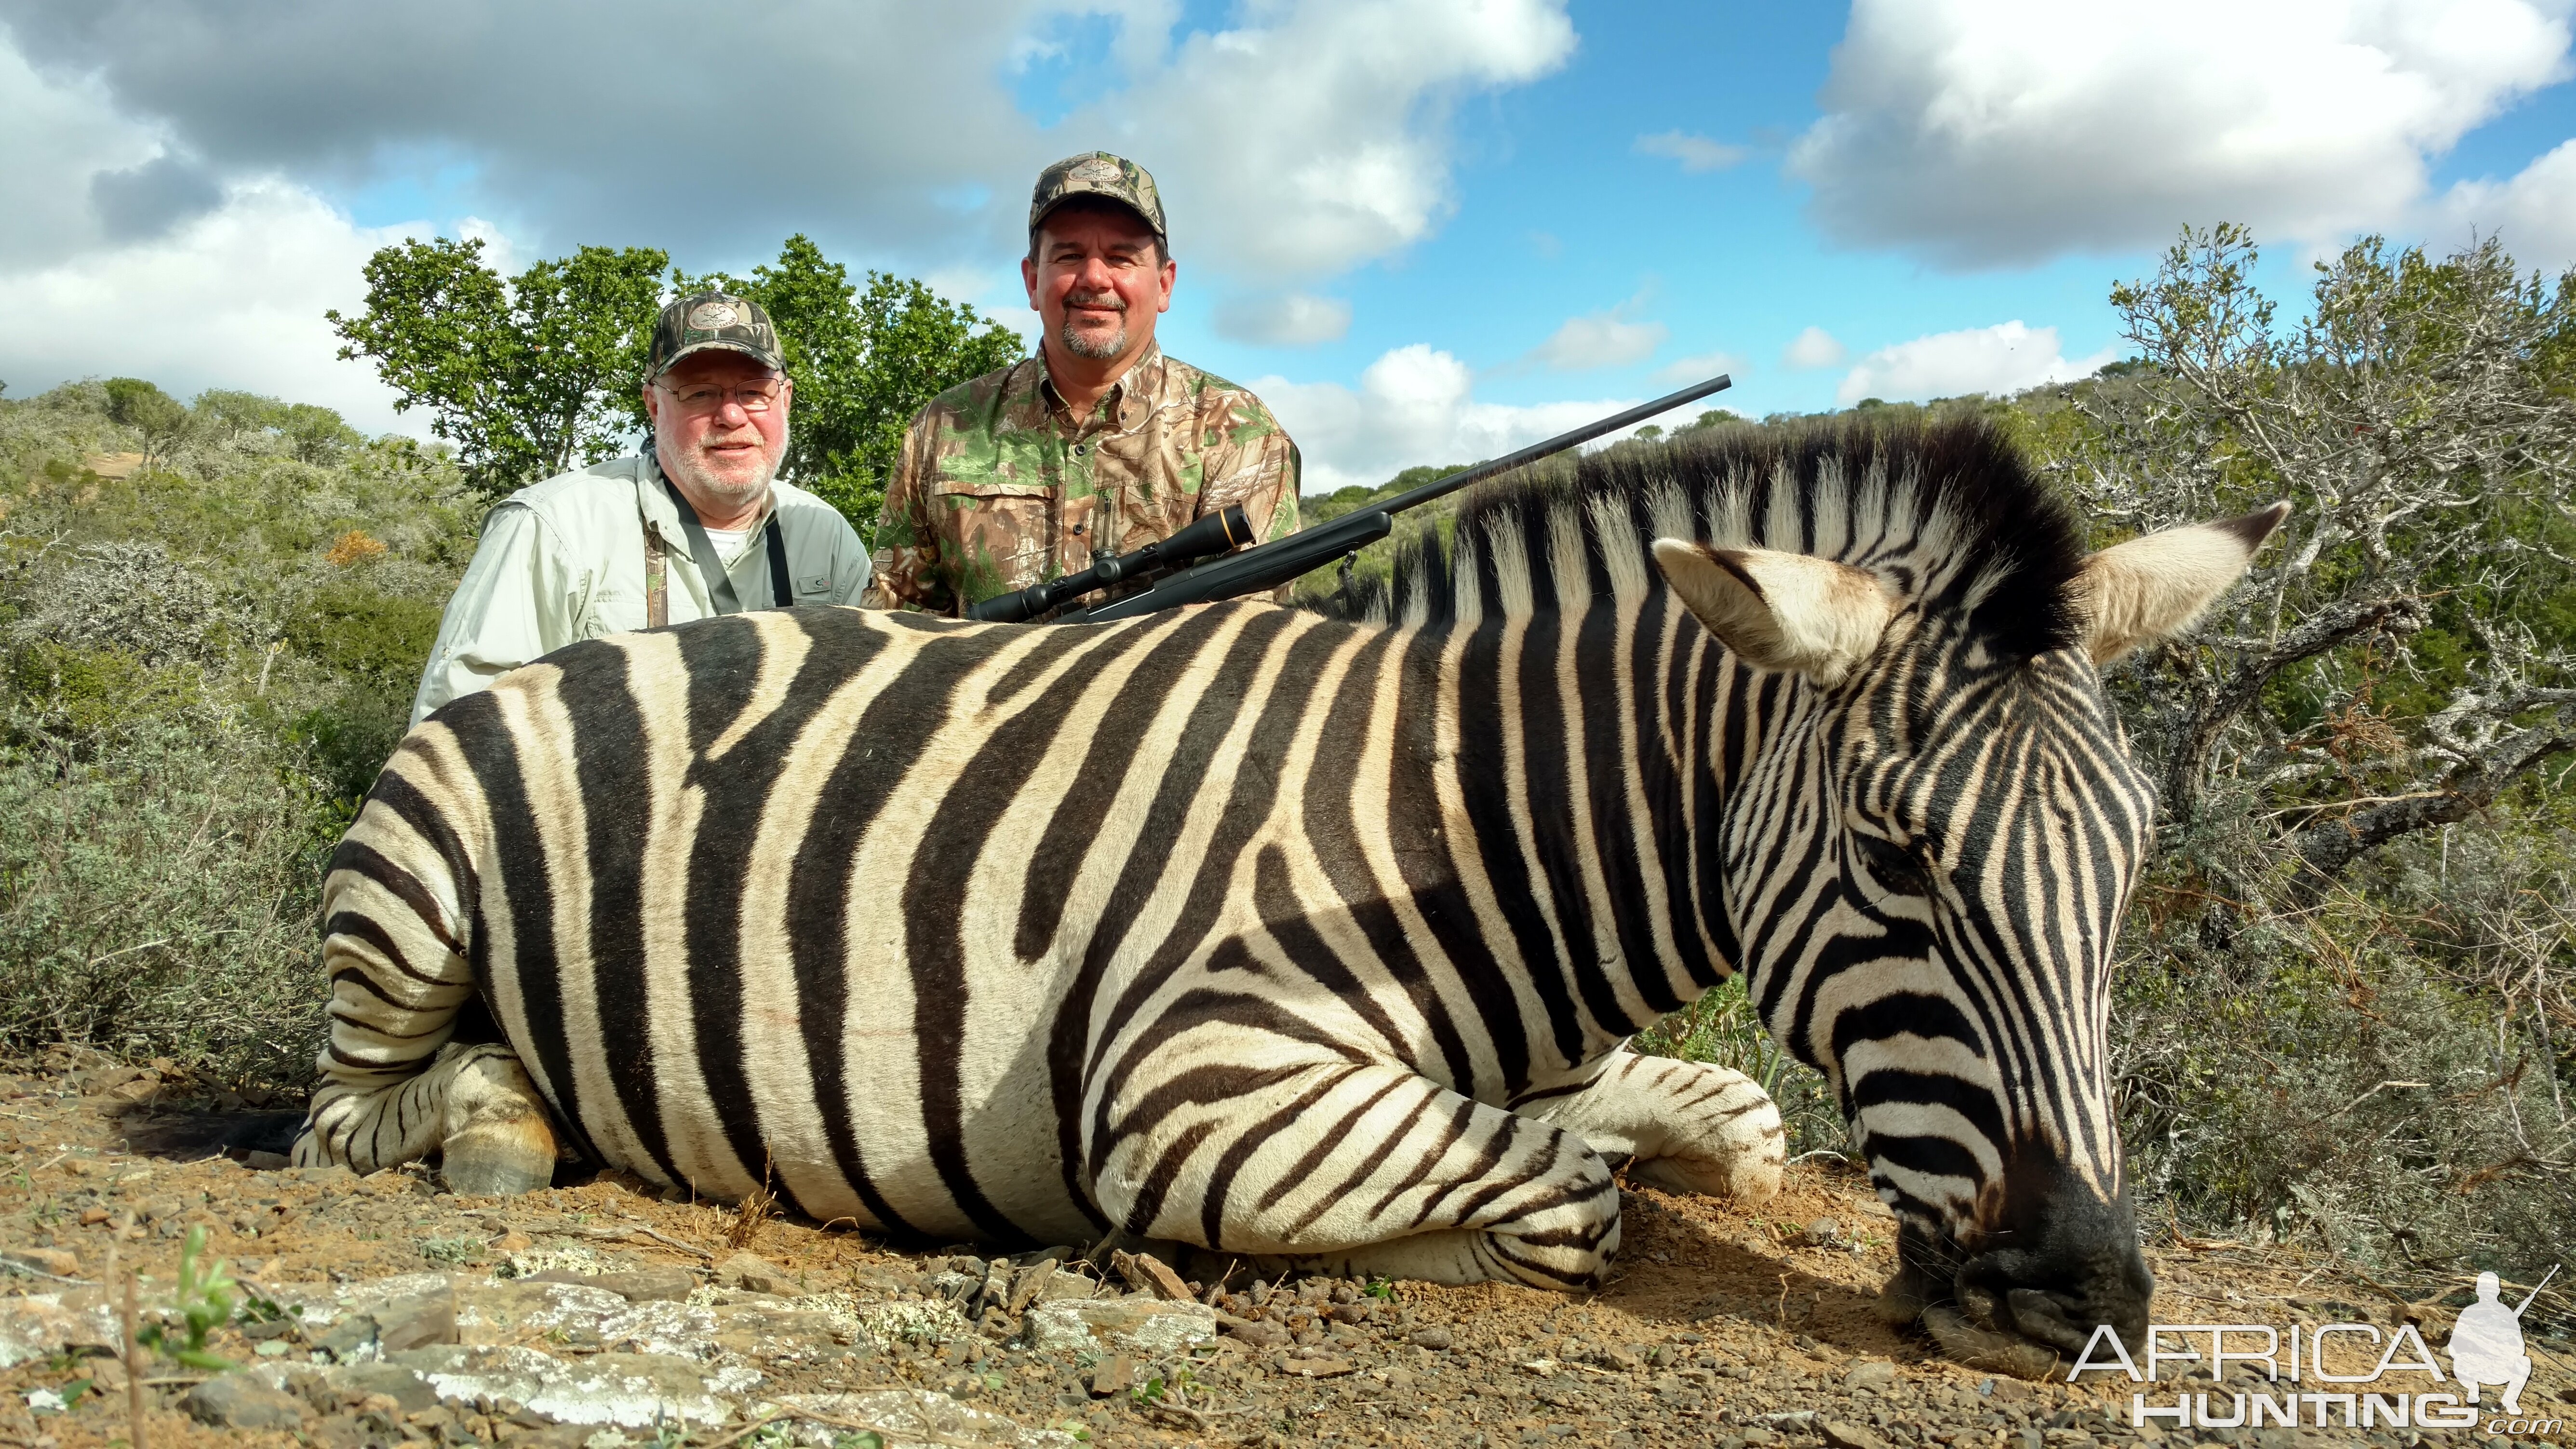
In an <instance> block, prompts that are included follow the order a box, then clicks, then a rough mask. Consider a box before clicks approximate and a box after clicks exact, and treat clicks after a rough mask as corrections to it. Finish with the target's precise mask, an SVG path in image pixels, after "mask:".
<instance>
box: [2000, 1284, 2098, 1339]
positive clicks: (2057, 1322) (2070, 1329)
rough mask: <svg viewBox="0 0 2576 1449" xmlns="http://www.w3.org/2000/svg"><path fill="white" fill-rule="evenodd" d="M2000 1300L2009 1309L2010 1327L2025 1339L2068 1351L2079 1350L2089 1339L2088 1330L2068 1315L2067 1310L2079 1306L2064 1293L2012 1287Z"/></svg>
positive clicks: (2077, 1309) (2090, 1336)
mask: <svg viewBox="0 0 2576 1449" xmlns="http://www.w3.org/2000/svg"><path fill="white" fill-rule="evenodd" d="M2004 1302H2005V1303H2006V1304H2007V1305H2008V1306H2009V1307H2010V1308H2011V1310H2012V1326H2013V1327H2014V1328H2015V1329H2016V1330H2018V1331H2019V1332H2020V1333H2021V1334H2022V1335H2023V1336H2024V1337H2026V1338H2033V1339H2037V1340H2038V1341H2039V1342H2041V1343H2044V1344H2047V1345H2048V1346H2049V1347H2051V1348H2062V1349H2064V1350H2066V1351H2067V1352H2068V1353H2082V1352H2083V1351H2084V1346H2085V1345H2086V1344H2087V1343H2089V1342H2091V1341H2092V1338H2093V1334H2092V1330H2091V1329H2090V1328H2089V1327H2086V1326H2084V1325H2080V1324H2078V1323H2077V1322H2076V1321H2075V1319H2074V1317H2073V1316H2071V1315H2070V1312H2069V1310H2076V1311H2079V1312H2080V1308H2079V1306H2078V1305H2077V1304H2076V1303H2075V1302H2073V1301H2072V1300H2071V1299H2070V1298H2069V1297H2068V1296H2067V1295H2066V1294H2063V1293H2050V1292H2046V1291H2043V1290H2041V1289H2038V1288H2015V1289H2014V1290H2012V1292H2010V1293H2008V1294H2006V1295H2005V1296H2004Z"/></svg>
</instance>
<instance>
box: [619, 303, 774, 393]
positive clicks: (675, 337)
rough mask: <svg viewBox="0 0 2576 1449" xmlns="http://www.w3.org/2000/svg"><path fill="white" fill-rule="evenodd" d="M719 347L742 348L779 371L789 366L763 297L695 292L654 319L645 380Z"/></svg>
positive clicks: (647, 380) (764, 364) (750, 356)
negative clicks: (765, 309)
mask: <svg viewBox="0 0 2576 1449" xmlns="http://www.w3.org/2000/svg"><path fill="white" fill-rule="evenodd" d="M716 350H722V351H725V352H739V353H741V354H742V355H743V356H745V357H748V358H750V359H751V360H752V361H754V362H757V363H759V364H761V365H762V366H763V367H767V368H770V369H772V370H773V371H777V372H785V371H786V370H787V359H786V354H785V353H783V352H782V351H780V350H779V346H778V329H777V328H775V327H772V326H770V325H769V314H768V313H766V312H764V311H762V310H760V304H759V303H758V302H755V301H753V300H751V299H750V298H749V297H737V296H734V295H733V294H732V293H730V292H692V293H690V294H689V295H688V296H685V297H682V298H681V299H680V300H678V301H676V302H673V303H672V304H671V305H670V306H668V307H665V308H663V309H662V315H661V317H660V319H658V320H657V321H655V322H654V324H653V351H652V355H651V358H650V360H648V361H647V362H646V363H645V365H644V380H645V381H646V382H652V381H654V380H656V379H658V378H660V377H661V375H662V374H663V373H666V372H669V371H670V370H671V365H672V364H673V363H676V362H678V361H679V360H680V359H681V358H683V357H687V356H690V355H692V354H694V353H699V352H708V351H716Z"/></svg>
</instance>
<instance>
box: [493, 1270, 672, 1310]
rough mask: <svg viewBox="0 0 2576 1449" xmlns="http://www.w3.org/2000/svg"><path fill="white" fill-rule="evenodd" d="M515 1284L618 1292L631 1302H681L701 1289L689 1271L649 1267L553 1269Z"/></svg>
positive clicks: (522, 1279)
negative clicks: (586, 1270) (592, 1270)
mask: <svg viewBox="0 0 2576 1449" xmlns="http://www.w3.org/2000/svg"><path fill="white" fill-rule="evenodd" d="M513 1281H515V1282H520V1283H571V1284H576V1285H578V1286H580V1287H583V1288H597V1289H599V1290H601V1291H603V1292H607V1293H614V1294H616V1295H617V1296H618V1297H620V1298H623V1299H625V1300H626V1301H627V1302H629V1303H681V1302H685V1301H687V1299H688V1296H689V1295H690V1294H692V1293H694V1292H696V1291H697V1289H698V1276H697V1275H696V1274H695V1273H692V1272H690V1271H689V1270H688V1269H686V1268H645V1269H638V1270H636V1271H633V1272H615V1273H576V1272H574V1271H573V1270H571V1269H569V1268H553V1269H549V1270H547V1271H546V1272H543V1273H531V1274H529V1275H528V1276H526V1277H524V1278H519V1279H514V1280H513Z"/></svg>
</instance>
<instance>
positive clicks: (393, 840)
mask: <svg viewBox="0 0 2576 1449" xmlns="http://www.w3.org/2000/svg"><path fill="white" fill-rule="evenodd" d="M423 738H424V736H422V735H414V736H413V737H412V739H411V740H409V741H406V742H405V743H404V745H403V748H402V749H401V750H399V751H397V752H396V753H395V755H394V758H393V760H392V762H391V763H389V764H387V765H386V767H385V774H384V777H383V778H382V779H380V780H379V781H378V782H377V785H376V790H375V793H374V795H373V796H372V797H371V798H370V799H369V800H368V802H367V807H366V809H364V810H362V811H360V812H359V815H358V819H357V821H356V823H355V824H353V825H351V826H350V828H349V834H348V836H347V837H346V838H345V839H343V840H342V841H341V842H340V849H339V851H338V852H337V853H336V854H334V855H333V856H332V859H331V872H330V874H329V875H328V876H326V877H325V878H324V880H323V883H322V922H323V925H322V929H323V937H322V968H323V971H324V972H325V973H326V974H327V976H328V977H329V979H330V982H331V1005H330V1011H329V1014H330V1022H331V1037H330V1041H329V1044H328V1045H327V1046H326V1047H325V1048H324V1050H323V1052H322V1059H321V1062H320V1066H321V1071H322V1084H321V1086H320V1087H319V1088H317V1089H316V1090H315V1092H314V1094H313V1108H312V1112H311V1115H310V1116H308V1117H307V1118H306V1121H305V1128H304V1131H303V1132H302V1133H301V1134H300V1135H299V1136H298V1137H297V1138H296V1140H295V1150H294V1154H293V1158H292V1160H293V1161H294V1162H295V1164H296V1165H297V1166H299V1167H327V1166H332V1165H340V1166H345V1167H347V1168H349V1169H350V1170H351V1171H354V1172H359V1173H369V1172H374V1171H377V1170H378V1169H381V1168H387V1167H398V1166H400V1165H401V1164H403V1163H406V1162H411V1161H414V1160H416V1159H418V1158H422V1157H426V1156H428V1155H429V1154H431V1153H432V1152H439V1151H442V1150H443V1151H444V1153H445V1165H446V1175H447V1180H448V1186H449V1187H450V1188H451V1189H452V1190H454V1191H457V1192H462V1193H473V1194H476V1195H478V1196H483V1195H494V1196H497V1195H502V1194H508V1193H520V1192H526V1191H529V1190H530V1189H532V1188H539V1187H543V1186H545V1185H546V1184H547V1182H548V1181H550V1180H551V1179H552V1178H553V1176H554V1163H555V1140H554V1130H553V1127H552V1125H551V1124H550V1123H549V1122H548V1120H547V1117H546V1108H545V1103H544V1101H543V1100H542V1099H541V1098H539V1097H538V1095H537V1090H536V1085H535V1084H534V1083H533V1082H531V1081H530V1080H529V1079H528V1074H527V1070H526V1068H524V1067H522V1066H521V1065H520V1064H519V1059H518V1057H517V1056H516V1055H514V1054H513V1053H512V1052H511V1051H510V1049H509V1048H508V1047H505V1046H499V1045H494V1044H490V1043H477V1044H471V1045H469V1044H464V1043H459V1042H457V1041H455V1040H453V1038H454V1036H455V1034H456V1019H457V1013H458V1012H459V1011H460V1010H461V1009H463V1008H464V1006H465V1005H466V1003H467V1002H469V1001H471V1000H472V999H473V996H474V971H473V967H472V966H471V965H470V964H469V963H468V962H467V960H466V958H465V954H464V950H463V946H462V942H461V939H460V933H459V932H458V930H457V929H456V927H455V926H454V925H453V924H452V923H453V922H456V921H459V920H462V919H463V918H464V910H463V906H462V904H461V902H460V901H459V900H458V899H457V892H458V891H459V890H460V889H461V887H460V885H459V882H458V881H457V879H456V872H455V870H454V869H453V868H452V867H451V865H450V862H449V860H448V858H447V856H446V855H445V854H444V853H442V851H441V850H440V849H439V848H438V847H437V846H436V845H435V844H434V843H433V842H432V841H431V840H429V839H428V838H426V837H424V836H423V835H422V834H421V832H420V831H419V830H418V829H416V828H415V827H414V825H413V824H412V820H413V819H414V818H416V817H426V816H428V815H430V814H432V813H433V812H431V811H429V810H428V809H427V808H426V807H425V806H418V805H415V806H414V807H413V808H412V809H411V810H410V811H409V812H408V813H406V811H404V810H401V809H397V808H394V805H393V804H391V803H389V802H391V801H394V800H396V799H401V800H406V801H409V800H416V799H417V798H418V794H419V792H418V791H417V790H416V789H415V788H414V787H413V786H412V785H411V784H410V782H409V780H408V778H407V772H408V771H413V770H419V769H424V768H427V767H426V766H425V765H424V764H423V761H424V759H425V758H426V757H427V754H428V750H429V747H428V746H425V745H423V744H422V743H421V741H422V740H423Z"/></svg>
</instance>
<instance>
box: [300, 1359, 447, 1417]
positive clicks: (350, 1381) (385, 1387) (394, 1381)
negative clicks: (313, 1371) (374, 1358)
mask: <svg viewBox="0 0 2576 1449" xmlns="http://www.w3.org/2000/svg"><path fill="white" fill-rule="evenodd" d="M322 1382H323V1383H325V1384H327V1385H329V1386H330V1387H331V1388H332V1389H333V1390H335V1391H337V1392H338V1393H339V1394H340V1396H341V1397H343V1398H346V1399H363V1398H365V1397H366V1396H367V1395H369V1394H382V1395H384V1396H385V1397H386V1398H389V1399H391V1400H393V1401H394V1402H395V1403H397V1404H399V1405H401V1406H402V1411H403V1412H404V1413H406V1414H417V1413H419V1412H420V1411H421V1410H423V1409H427V1408H432V1407H435V1406H436V1405H437V1403H438V1390H436V1389H434V1388H432V1387H430V1385H429V1383H428V1382H427V1381H426V1380H424V1379H422V1378H421V1376H420V1375H419V1374H417V1373H414V1372H413V1371H412V1370H411V1369H410V1368H408V1367H406V1366H404V1365H402V1364H399V1363H359V1364H341V1365H340V1366H338V1367H336V1368H332V1369H327V1370H325V1371H324V1372H323V1374H322Z"/></svg>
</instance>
